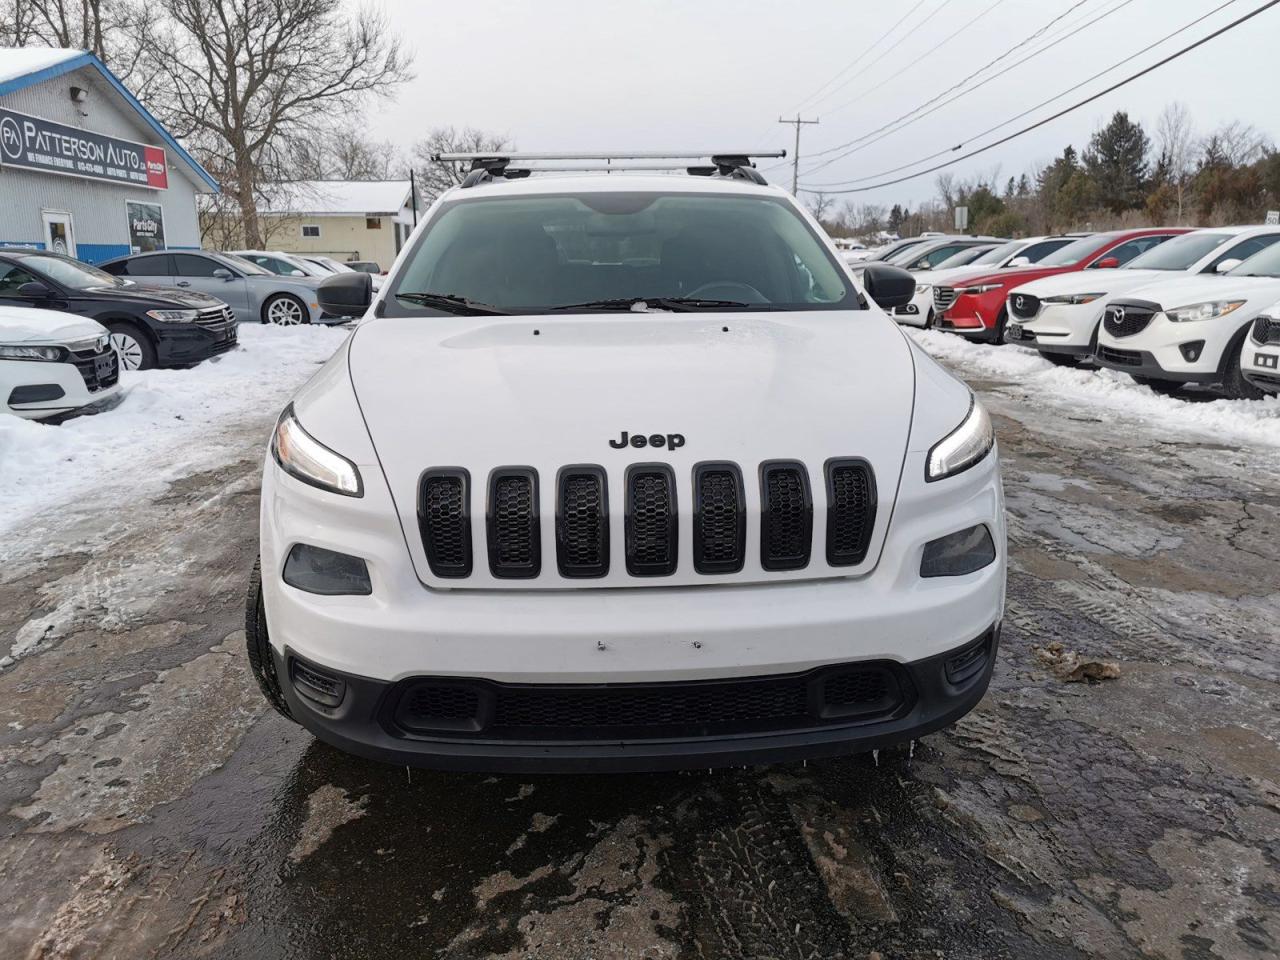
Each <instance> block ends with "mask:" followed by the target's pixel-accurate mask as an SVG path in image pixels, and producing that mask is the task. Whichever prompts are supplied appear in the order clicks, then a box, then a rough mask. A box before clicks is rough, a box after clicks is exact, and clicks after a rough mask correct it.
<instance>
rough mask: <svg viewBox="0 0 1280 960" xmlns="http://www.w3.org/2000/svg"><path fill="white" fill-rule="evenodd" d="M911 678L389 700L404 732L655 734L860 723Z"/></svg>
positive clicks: (421, 693) (429, 686)
mask: <svg viewBox="0 0 1280 960" xmlns="http://www.w3.org/2000/svg"><path fill="white" fill-rule="evenodd" d="M914 696H915V694H914V690H913V687H912V685H911V681H910V680H909V679H908V678H907V677H906V675H905V673H904V672H903V671H902V669H901V668H900V667H899V666H898V665H896V664H894V663H891V662H888V661H869V662H866V663H858V664H841V665H838V666H833V667H822V668H818V669H816V670H811V671H808V672H806V673H799V674H783V675H775V676H765V677H749V678H734V679H726V680H703V681H694V682H680V683H631V684H554V685H553V684H507V683H496V682H492V681H487V680H454V679H446V678H436V677H416V678H412V679H409V680H405V681H402V682H401V683H400V684H399V685H398V687H397V689H396V690H395V691H393V693H392V695H391V697H389V698H388V701H387V707H386V708H385V709H386V711H387V712H386V714H385V715H384V716H385V719H386V722H387V725H388V726H390V727H391V728H392V729H394V730H396V731H398V732H399V733H401V734H402V735H404V736H409V737H413V736H430V735H437V736H438V735H441V734H446V735H450V736H458V735H462V736H474V737H478V738H482V739H483V738H490V737H491V738H495V739H503V740H534V741H537V740H543V741H546V740H585V739H593V738H601V737H609V738H627V739H637V740H644V739H660V738H666V737H704V736H715V735H724V734H726V733H747V732H752V731H757V732H764V731H776V730H786V729H803V728H812V727H819V726H823V725H835V724H848V723H857V722H865V721H868V720H872V719H878V718H882V717H885V716H888V715H891V714H893V713H896V712H898V711H900V710H903V709H905V708H907V707H909V705H910V703H911V702H912V701H913V700H914Z"/></svg>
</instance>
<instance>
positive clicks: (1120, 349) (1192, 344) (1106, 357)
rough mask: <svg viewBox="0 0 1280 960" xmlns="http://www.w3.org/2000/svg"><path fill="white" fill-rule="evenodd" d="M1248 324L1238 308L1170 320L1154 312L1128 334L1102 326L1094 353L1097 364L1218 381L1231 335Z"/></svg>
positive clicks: (1164, 377) (1144, 373)
mask: <svg viewBox="0 0 1280 960" xmlns="http://www.w3.org/2000/svg"><path fill="white" fill-rule="evenodd" d="M1255 309H1256V308H1255ZM1242 314H1243V315H1242ZM1251 322H1252V318H1251V317H1250V316H1248V314H1247V313H1245V311H1244V310H1238V311H1235V312H1234V313H1231V314H1229V315H1227V316H1225V317H1219V318H1216V319H1213V320H1198V321H1194V322H1190V323H1174V322H1173V321H1172V320H1170V319H1168V317H1166V316H1165V315H1164V314H1163V313H1157V314H1156V315H1155V316H1154V317H1152V319H1151V321H1150V322H1149V323H1148V324H1147V326H1146V327H1145V328H1144V329H1143V330H1142V331H1140V332H1139V333H1136V334H1134V335H1132V336H1128V337H1117V336H1114V335H1113V334H1110V333H1108V332H1107V329H1106V326H1105V325H1104V326H1103V327H1102V328H1101V329H1099V331H1098V346H1097V353H1096V355H1095V356H1096V359H1097V363H1098V364H1099V365H1101V366H1104V367H1109V368H1110V369H1112V370H1120V371H1122V372H1124V373H1129V374H1134V375H1136V376H1140V377H1151V378H1154V379H1157V380H1174V381H1178V382H1181V383H1219V382H1221V380H1222V375H1223V373H1224V372H1225V370H1224V366H1223V364H1224V361H1225V358H1226V354H1227V352H1228V350H1229V349H1230V347H1231V346H1232V342H1233V340H1234V338H1235V337H1236V336H1238V335H1241V333H1242V330H1243V328H1244V327H1247V326H1248V325H1249V324H1250V323H1251ZM1246 349H1248V346H1247V341H1246ZM1188 350H1194V351H1195V359H1189V358H1188V356H1187V355H1186V353H1185V351H1188Z"/></svg>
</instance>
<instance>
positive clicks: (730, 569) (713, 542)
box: [693, 463, 747, 573]
mask: <svg viewBox="0 0 1280 960" xmlns="http://www.w3.org/2000/svg"><path fill="white" fill-rule="evenodd" d="M746 552H747V507H746V494H745V493H744V491H743V487H742V472H741V471H740V470H739V469H738V468H737V466H736V465H735V464H732V463H700V464H698V465H697V466H696V467H694V468H693V567H694V569H695V570H697V571H698V572H699V573H737V572H738V571H739V570H741V569H742V562H743V560H744V559H745V558H746Z"/></svg>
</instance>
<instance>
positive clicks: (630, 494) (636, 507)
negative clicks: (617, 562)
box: [625, 464, 679, 577]
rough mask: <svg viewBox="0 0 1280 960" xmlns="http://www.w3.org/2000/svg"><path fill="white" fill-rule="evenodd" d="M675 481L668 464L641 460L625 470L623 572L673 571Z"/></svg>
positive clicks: (648, 574)
mask: <svg viewBox="0 0 1280 960" xmlns="http://www.w3.org/2000/svg"><path fill="white" fill-rule="evenodd" d="M677 519H678V515H677V513H676V484H675V476H674V475H673V474H672V472H671V468H670V467H668V466H665V465H662V464H641V465H638V466H634V467H631V468H629V469H628V470H627V507H626V523H625V529H626V536H627V572H628V573H630V574H631V575H632V576H634V577H662V576H668V575H670V574H672V573H675V570H676V548H677V545H678V540H679V536H678V531H679V528H678V526H677Z"/></svg>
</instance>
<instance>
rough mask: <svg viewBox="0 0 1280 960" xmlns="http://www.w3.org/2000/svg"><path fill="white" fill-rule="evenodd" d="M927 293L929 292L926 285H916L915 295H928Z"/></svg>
mask: <svg viewBox="0 0 1280 960" xmlns="http://www.w3.org/2000/svg"><path fill="white" fill-rule="evenodd" d="M928 292H929V284H927V283H917V284H916V293H928Z"/></svg>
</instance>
